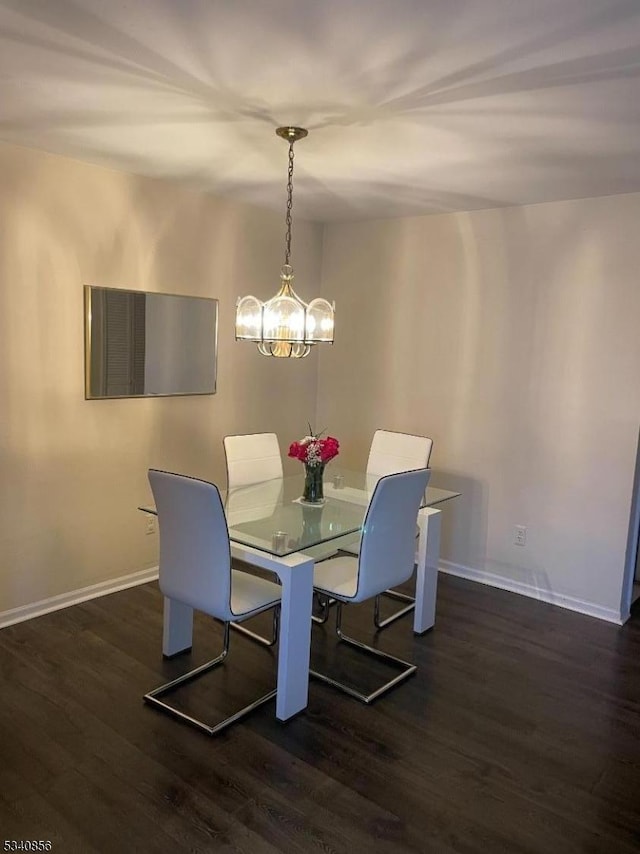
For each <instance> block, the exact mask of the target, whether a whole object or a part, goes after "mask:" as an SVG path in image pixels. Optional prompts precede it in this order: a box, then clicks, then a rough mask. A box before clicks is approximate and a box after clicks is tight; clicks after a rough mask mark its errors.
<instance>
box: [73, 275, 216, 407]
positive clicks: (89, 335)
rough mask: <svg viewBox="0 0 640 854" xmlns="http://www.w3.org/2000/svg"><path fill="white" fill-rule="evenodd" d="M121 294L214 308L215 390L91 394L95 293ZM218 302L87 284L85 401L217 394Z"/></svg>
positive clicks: (186, 296)
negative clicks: (196, 302) (92, 311)
mask: <svg viewBox="0 0 640 854" xmlns="http://www.w3.org/2000/svg"><path fill="white" fill-rule="evenodd" d="M107 291H117V292H119V293H125V294H142V295H148V296H154V297H168V298H178V299H181V300H193V301H199V302H206V303H209V304H211V305H212V306H213V378H212V379H213V387H212V388H210V389H208V390H206V391H169V392H146V393H142V394H92V391H91V379H92V372H91V354H92V317H91V297H92V294H93V293H94V292H107ZM218 319H219V305H218V300H217V299H214V298H212V297H198V296H193V295H191V294H167V293H161V292H159V291H141V290H133V289H131V288H111V287H102V286H101V285H84V397H85V400H122V399H127V398H153V397H187V396H192V395H197V396H202V395H209V394H215V393H216V391H217V380H218Z"/></svg>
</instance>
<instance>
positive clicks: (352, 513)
mask: <svg viewBox="0 0 640 854" xmlns="http://www.w3.org/2000/svg"><path fill="white" fill-rule="evenodd" d="M377 480H378V478H377V477H372V476H369V475H367V474H366V473H365V472H363V471H353V470H348V469H343V468H339V467H337V466H336V467H334V466H331V467H330V468H329V469H327V471H326V472H325V479H324V501H323V502H322V503H320V504H308V503H306V502H304V501H303V499H302V498H301V496H302V492H303V486H304V474H303V473H302V472H301V473H300V474H297V475H292V476H289V477H283V478H277V479H275V480H268V481H263V482H260V483H256V484H252V485H251V486H243V487H238V488H235V489H232V490H229V491H228V492H226V493H225V492H222V491H221V496H222V500H223V503H224V506H225V513H226V517H227V526H228V528H229V540H230V544H231V555H232V557H233V558H235V559H237V560H240V561H243V562H245V563H247V564H250V565H253V566H257V567H260V568H262V569H265V570H268V571H270V572H272V573H274V574H275V575H276V576H277V577H278V579H279V581H280V583H281V585H282V605H281V615H280V641H279V646H278V685H277V695H276V717H277V718H278V719H279V720H282V721H284V720H287V719H289V718H291V717H293V716H294V715H295V714H297V713H298V712H300V711H302V710H303V709H304V708H305V707H306V705H307V700H308V686H309V655H310V646H311V625H312V621H311V614H312V599H313V567H314V563H315V562H316V561H317V560H321V559H323V558H325V557H330V556H331V555H332V554H334V553H335V552H336V551H337V550H338V549H340V548H344V547H345V546H346V545H347V544H349V543H351V542H357V540H358V538H359V536H360V534H361V532H362V529H363V525H364V520H365V516H366V512H367V507H368V505H369V500H370V498H371V495H372V493H373V490H374V489H375V485H376V483H377ZM458 495H460V493H458V492H451V491H449V490H445V489H438V488H436V487H428V488H427V490H426V493H425V496H424V500H423V503H422V506H421V509H420V511H419V513H418V520H417V523H418V530H419V537H418V549H417V560H416V605H415V610H414V615H413V631H414V632H415V633H416V634H424V633H425V632H427V631H429V630H430V629H431V628H433V626H434V624H435V607H436V592H437V580H438V561H439V556H440V519H441V511H440V507H441V506H442V505H443V504H444V503H445V502H447V501H449V500H451V499H452V498H456V497H457V496H458ZM140 509H141V510H143V511H144V512H147V513H155V508H154V507H152V506H145V507H140ZM192 635H193V609H192V608H190V607H189V606H187V605H185V604H183V603H181V602H177V601H176V600H172V599H169V598H167V597H165V602H164V628H163V654H164V655H165V656H167V657H172V656H174V655H177V654H179V653H181V652H184V651H186V650H188V649H190V648H191V644H192Z"/></svg>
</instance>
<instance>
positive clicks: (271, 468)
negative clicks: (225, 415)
mask: <svg viewBox="0 0 640 854" xmlns="http://www.w3.org/2000/svg"><path fill="white" fill-rule="evenodd" d="M223 445H224V454H225V459H226V461H227V486H228V488H229V489H235V488H236V487H238V486H251V484H254V483H260V482H261V481H264V480H274V479H275V478H278V477H279V478H282V474H283V472H282V455H281V454H280V444H279V442H278V437H277V436H276V434H275V433H249V434H244V435H237V436H225V437H224V439H223Z"/></svg>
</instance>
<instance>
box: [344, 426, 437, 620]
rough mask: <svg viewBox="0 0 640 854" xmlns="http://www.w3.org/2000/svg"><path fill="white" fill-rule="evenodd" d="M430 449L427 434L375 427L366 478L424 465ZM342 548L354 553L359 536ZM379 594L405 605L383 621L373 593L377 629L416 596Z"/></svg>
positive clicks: (406, 610)
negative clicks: (421, 434) (398, 431)
mask: <svg viewBox="0 0 640 854" xmlns="http://www.w3.org/2000/svg"><path fill="white" fill-rule="evenodd" d="M432 448H433V440H432V439H430V438H428V437H427V436H414V435H412V434H410V433H396V432H393V431H391V430H376V432H375V433H374V434H373V440H372V442H371V447H370V449H369V458H368V460H367V479H369V478H372V479H375V478H379V477H382V476H384V475H387V474H395V473H397V472H401V471H407V470H409V469H417V468H427V466H428V465H429V458H430V457H431V449H432ZM416 515H417V514H416ZM415 535H416V536H417V535H418V531H415ZM341 548H342V550H343V551H347V552H349V553H351V554H356V555H357V554H358V552H359V548H360V539H359V538H358V539H356V540H352V541H351V542H349V543H348V544H347V545H343V546H341ZM381 595H384V596H387V597H389V598H391V599H396V600H399V601H400V602H405V603H408V604H405V605H404V607H402V608H400V609H399V610H397V611H395V612H394V613H393V614H391V615H390V616H389V617H387V618H386V619H384V620H383V619H381V617H380V598H381V597H380V595H378V596H376V598H375V602H374V609H373V622H374V625H375V627H376V629H384V628H386V627H387V626H389V625H391V623H394V622H395V621H396V620H399V619H400V617H404V616H405V615H406V614H409V613H411V611H413V610H414V609H415V602H416V600H415V597H414V596H410V595H409V594H407V593H402V592H401V591H399V590H392V589H389V590H385V591H384V593H383V594H381Z"/></svg>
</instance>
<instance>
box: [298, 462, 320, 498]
mask: <svg viewBox="0 0 640 854" xmlns="http://www.w3.org/2000/svg"><path fill="white" fill-rule="evenodd" d="M323 478H324V463H320V464H319V465H315V466H308V465H306V464H305V467H304V493H303V496H302V499H303V501H306V502H308V503H309V504H322V502H323V501H324V483H323Z"/></svg>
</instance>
